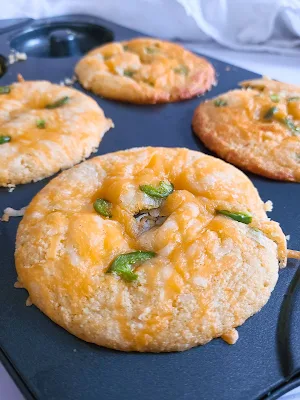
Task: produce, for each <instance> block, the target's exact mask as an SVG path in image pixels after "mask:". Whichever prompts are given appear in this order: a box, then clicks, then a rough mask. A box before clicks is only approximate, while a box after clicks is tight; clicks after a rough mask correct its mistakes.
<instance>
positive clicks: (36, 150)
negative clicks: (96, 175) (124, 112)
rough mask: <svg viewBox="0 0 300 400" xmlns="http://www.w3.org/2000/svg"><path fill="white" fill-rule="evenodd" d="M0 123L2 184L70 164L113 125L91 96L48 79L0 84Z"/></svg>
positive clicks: (85, 154) (91, 148)
mask: <svg viewBox="0 0 300 400" xmlns="http://www.w3.org/2000/svg"><path fill="white" fill-rule="evenodd" d="M0 124H1V131H0V186H9V185H16V184H19V183H27V182H30V181H38V180H40V179H43V178H45V177H47V176H50V175H52V174H54V173H56V172H57V171H59V170H60V169H65V168H69V167H71V166H73V165H74V164H76V163H78V162H80V161H81V160H83V159H84V158H86V157H88V156H89V155H90V154H91V152H92V151H94V150H95V149H96V148H97V147H98V145H99V142H100V140H101V139H102V136H103V135H104V133H105V132H106V131H108V130H109V129H110V128H111V127H112V126H113V123H112V121H111V120H110V119H107V118H105V116H104V114H103V111H102V110H101V108H100V107H99V106H98V105H97V103H96V102H95V101H94V100H93V99H91V98H90V97H88V96H86V95H85V94H83V93H80V92H79V91H77V90H75V89H70V88H67V87H62V86H58V85H54V84H52V83H50V82H47V81H28V82H24V81H21V82H18V83H13V84H12V85H10V86H4V87H3V86H2V87H0Z"/></svg>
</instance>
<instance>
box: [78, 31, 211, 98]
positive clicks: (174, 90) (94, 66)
mask: <svg viewBox="0 0 300 400" xmlns="http://www.w3.org/2000/svg"><path fill="white" fill-rule="evenodd" d="M75 72H76V74H77V76H78V79H79V81H80V82H81V84H82V86H83V87H84V88H85V89H88V90H91V91H93V92H94V93H96V94H98V95H100V96H103V97H107V98H110V99H114V100H121V101H127V102H132V103H139V104H155V103H167V102H173V101H179V100H185V99H189V98H191V97H194V96H196V95H200V94H202V93H204V92H206V91H207V90H209V89H210V88H211V86H212V85H213V84H214V83H215V71H214V68H213V67H212V65H211V64H210V63H209V62H208V61H207V60H205V59H204V58H202V57H199V56H196V55H195V54H192V53H191V52H189V51H188V50H185V49H184V48H183V47H181V46H179V45H177V44H174V43H170V42H166V41H162V40H157V39H152V38H138V39H133V40H130V41H127V42H121V43H119V42H114V43H109V44H106V45H104V46H101V47H99V48H97V49H95V50H92V51H91V52H89V53H88V54H87V55H86V56H85V57H83V58H82V59H81V60H80V61H79V63H78V64H77V65H76V67H75Z"/></svg>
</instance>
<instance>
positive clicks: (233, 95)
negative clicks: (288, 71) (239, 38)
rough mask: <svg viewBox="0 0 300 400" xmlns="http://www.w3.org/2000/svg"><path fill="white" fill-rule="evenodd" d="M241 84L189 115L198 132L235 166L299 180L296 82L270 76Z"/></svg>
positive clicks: (299, 126) (299, 117)
mask: <svg viewBox="0 0 300 400" xmlns="http://www.w3.org/2000/svg"><path fill="white" fill-rule="evenodd" d="M242 86H243V87H244V88H243V89H240V90H233V91H230V92H227V93H224V94H222V95H220V96H218V97H217V98H214V99H212V100H208V101H205V102H204V103H202V104H200V105H199V106H198V108H197V109H196V111H195V114H194V118H193V129H194V131H195V133H196V135H197V136H199V138H200V139H201V140H202V141H203V143H204V144H205V145H206V146H207V147H208V148H209V149H210V150H212V151H214V152H216V153H217V154H218V155H219V156H220V157H222V158H224V159H225V160H226V161H229V162H231V163H232V164H235V165H237V166H238V167H241V168H244V169H246V170H249V171H251V172H254V173H256V174H259V175H263V176H266V177H268V178H271V179H278V180H287V181H297V182H299V181H300V87H299V86H295V85H288V84H285V83H281V82H277V81H272V80H268V79H257V80H253V81H246V82H242ZM224 102H225V103H226V105H223V104H224Z"/></svg>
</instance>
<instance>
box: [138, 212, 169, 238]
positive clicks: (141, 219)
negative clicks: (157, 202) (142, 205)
mask: <svg viewBox="0 0 300 400" xmlns="http://www.w3.org/2000/svg"><path fill="white" fill-rule="evenodd" d="M134 218H135V220H136V222H137V223H138V225H139V228H140V230H141V232H142V233H143V232H146V231H148V230H150V229H151V228H154V227H155V226H161V225H162V224H163V223H164V222H165V221H166V219H167V218H168V216H167V215H162V213H161V210H160V208H153V209H151V210H141V211H139V212H138V213H136V214H134Z"/></svg>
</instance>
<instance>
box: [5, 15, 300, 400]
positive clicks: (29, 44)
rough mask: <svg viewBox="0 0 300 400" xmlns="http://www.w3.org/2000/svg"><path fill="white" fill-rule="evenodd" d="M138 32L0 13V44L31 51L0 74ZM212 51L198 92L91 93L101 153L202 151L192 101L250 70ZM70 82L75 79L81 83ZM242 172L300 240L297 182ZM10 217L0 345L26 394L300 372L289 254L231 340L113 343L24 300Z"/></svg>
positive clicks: (260, 386) (276, 378)
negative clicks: (106, 124)
mask: <svg viewBox="0 0 300 400" xmlns="http://www.w3.org/2000/svg"><path fill="white" fill-rule="evenodd" d="M66 31H67V32H66ZM70 31H71V33H70ZM49 35H50V36H51V37H49ZM70 36H71V37H70ZM74 36H75V39H74ZM136 36H140V34H139V33H138V32H134V31H132V30H129V29H126V28H123V27H120V26H117V25H115V24H112V23H109V22H107V21H103V20H101V19H98V18H94V17H88V16H79V15H73V16H64V17H57V18H52V19H44V20H39V21H33V20H11V21H1V23H0V54H2V55H3V56H4V57H7V55H8V54H9V52H10V50H11V46H15V47H16V48H17V50H18V51H23V50H26V52H27V54H28V59H27V60H26V61H24V62H18V63H15V64H13V65H8V66H7V69H6V72H5V73H4V75H3V76H2V78H1V79H0V85H6V84H10V83H11V82H13V81H15V80H16V77H17V74H18V73H21V74H22V75H23V77H24V78H25V79H26V80H31V79H33V80H34V79H47V80H50V81H52V82H55V83H58V82H60V81H61V80H63V79H64V78H66V77H71V76H72V75H73V70H74V65H75V63H76V62H77V60H78V59H79V58H80V57H81V55H82V54H83V53H84V52H85V51H87V50H89V49H90V48H92V47H94V46H95V45H98V44H101V43H104V42H106V41H111V40H124V39H129V38H132V37H136ZM74 40H75V42H74ZM47 46H48V47H47ZM0 61H1V58H0ZM210 61H211V62H212V63H213V65H214V67H215V68H216V71H217V73H218V81H219V83H218V85H217V86H216V87H214V88H213V90H212V91H211V92H209V93H208V94H206V95H205V96H203V97H202V98H201V99H199V98H195V99H192V100H188V101H184V102H180V103H175V104H166V105H153V106H135V105H130V104H124V103H118V102H113V101H109V100H105V99H102V98H99V97H97V96H93V95H92V97H93V98H95V99H96V100H97V102H98V103H99V104H100V106H101V107H102V108H103V109H104V111H105V114H106V115H107V116H108V117H110V118H112V119H113V121H114V123H115V128H114V129H113V130H111V131H110V132H108V133H107V134H106V135H105V137H104V139H103V141H102V143H101V145H100V148H99V151H98V154H104V153H107V152H111V151H116V150H119V149H126V148H130V147H136V146H147V145H151V146H167V147H175V146H178V147H188V148H190V149H194V150H200V151H204V152H206V153H209V152H208V151H207V150H206V149H205V147H204V146H203V145H202V143H201V142H200V141H199V140H198V139H197V138H196V137H195V136H194V135H193V132H192V130H191V119H192V115H193V111H194V109H195V107H196V106H197V105H198V104H199V102H200V101H201V100H203V99H204V98H210V97H213V96H215V95H217V94H218V93H222V92H224V91H227V90H229V89H233V88H236V87H237V84H238V82H239V81H241V80H243V79H251V78H255V77H256V76H257V75H256V74H254V73H252V72H249V71H246V70H243V69H240V68H237V67H235V66H231V65H228V64H225V63H223V62H221V61H217V60H215V59H210ZM75 87H76V88H77V89H79V90H82V88H81V87H80V85H79V84H75ZM248 176H249V177H250V179H251V180H252V181H253V183H254V184H255V186H256V187H257V188H258V190H259V192H260V194H261V197H262V198H263V200H265V201H266V200H268V199H272V200H273V202H274V211H273V212H272V218H273V219H274V220H277V221H279V222H280V223H281V225H282V228H283V230H284V232H285V233H286V234H290V235H291V239H290V242H289V245H290V247H291V248H295V249H297V248H299V230H300V228H299V226H300V224H299V222H300V214H299V198H300V185H299V184H297V183H284V182H275V181H271V180H268V179H264V178H262V177H259V176H255V175H252V174H248ZM48 181H49V179H44V180H43V181H40V182H37V183H33V184H27V185H21V186H18V187H17V188H16V189H15V190H14V191H13V192H12V193H8V191H7V189H5V188H1V189H0V212H2V211H3V209H4V208H5V207H7V206H10V207H13V208H16V209H19V208H21V207H23V206H25V205H27V204H28V203H29V202H30V200H31V199H32V197H33V196H34V195H35V194H36V193H37V192H38V191H39V190H40V189H41V188H42V187H44V186H45V185H46V184H47V182H48ZM18 223H19V219H18V218H12V219H11V220H10V222H9V223H0V346H1V353H0V355H1V360H2V362H3V363H4V364H5V366H6V368H7V369H8V371H9V372H10V374H11V376H12V377H13V379H14V380H15V381H16V383H17V384H18V385H19V387H20V389H21V390H22V392H23V394H24V396H25V397H26V398H27V399H43V400H69V399H70V400H71V399H72V400H99V399H101V400H127V399H128V400H129V399H130V400H131V399H140V400H156V399H157V400H158V399H163V400H174V399H176V400H199V399H202V400H203V399H204V400H206V399H207V400H220V399H222V400H240V399H250V400H254V399H263V398H269V399H276V398H278V397H279V396H280V395H282V394H283V393H285V392H286V391H288V390H290V389H292V388H293V387H295V386H297V385H299V384H300V380H299V377H300V334H299V326H300V290H299V279H300V272H299V271H298V269H297V267H298V262H296V261H293V260H289V262H288V266H287V268H286V269H285V270H282V271H281V272H280V277H279V281H278V284H277V286H276V288H275V290H274V292H273V294H272V296H271V299H270V301H269V302H268V304H267V305H266V306H265V307H264V308H263V310H262V311H261V312H259V313H258V314H256V315H255V316H254V317H252V318H250V319H249V320H248V321H246V323H245V324H244V325H243V326H241V327H240V328H239V329H238V331H239V334H240V339H239V341H238V342H237V344H236V345H234V346H229V345H227V344H225V343H224V342H223V341H222V340H220V339H216V340H213V341H212V342H210V343H209V344H207V345H206V346H203V347H197V348H194V349H192V350H189V351H186V352H183V353H169V354H138V353H121V352H117V351H113V350H108V349H105V348H101V347H97V346H94V345H91V344H88V343H85V342H83V341H81V340H79V339H77V338H76V337H74V336H72V335H70V334H69V333H67V332H66V331H64V330H63V329H62V328H60V327H59V326H57V325H55V324H54V323H52V322H51V321H50V319H48V318H47V317H46V316H45V315H43V314H42V313H41V312H40V311H39V310H38V309H36V308H35V307H34V306H32V307H25V300H26V298H27V294H26V292H25V291H24V290H17V289H14V287H13V284H14V282H15V281H16V272H15V267H14V244H15V236H16V230H17V227H18Z"/></svg>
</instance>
